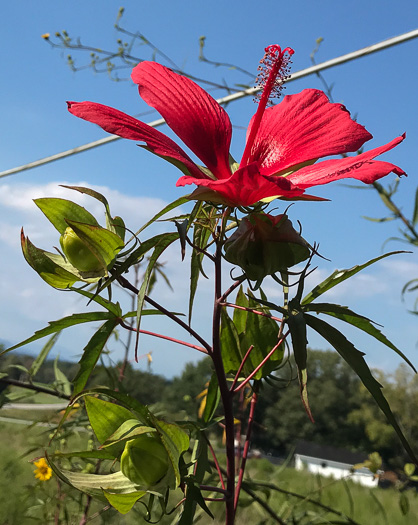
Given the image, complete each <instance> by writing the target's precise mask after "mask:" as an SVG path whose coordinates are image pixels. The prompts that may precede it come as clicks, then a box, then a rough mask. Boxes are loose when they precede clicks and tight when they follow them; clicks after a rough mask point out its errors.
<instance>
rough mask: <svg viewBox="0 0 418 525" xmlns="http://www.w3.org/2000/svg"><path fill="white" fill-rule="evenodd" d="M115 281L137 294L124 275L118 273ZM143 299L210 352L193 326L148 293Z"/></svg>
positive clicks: (207, 345) (209, 347) (136, 289)
mask: <svg viewBox="0 0 418 525" xmlns="http://www.w3.org/2000/svg"><path fill="white" fill-rule="evenodd" d="M117 281H118V283H119V284H120V285H121V286H122V287H123V288H127V289H128V290H131V292H133V293H134V294H136V295H138V293H139V290H138V288H136V287H135V286H134V285H133V284H131V283H130V282H129V281H128V280H127V279H125V277H123V276H122V275H120V276H118V277H117ZM145 300H146V301H147V303H149V304H150V305H151V306H153V307H154V308H156V309H157V310H159V311H160V312H161V313H163V314H164V315H166V316H167V317H168V318H169V319H171V320H172V321H174V322H175V323H177V324H178V325H180V326H181V327H182V328H184V330H186V332H188V333H189V334H190V335H191V336H192V337H194V338H195V339H196V340H197V341H199V343H200V344H201V345H202V346H203V347H204V348H205V349H206V350H207V353H208V354H210V353H211V352H212V347H211V346H210V345H209V344H208V343H207V342H206V341H205V340H204V339H203V337H201V336H200V335H199V334H198V333H197V332H195V331H194V330H193V328H191V327H190V326H189V325H188V324H186V323H185V322H184V321H182V320H181V319H179V318H178V317H177V316H176V315H174V314H173V313H172V312H170V311H169V310H167V308H164V306H162V305H160V304H159V303H157V302H156V301H154V300H153V299H151V297H148V295H145Z"/></svg>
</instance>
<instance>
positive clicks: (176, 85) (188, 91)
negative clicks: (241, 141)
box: [132, 62, 232, 179]
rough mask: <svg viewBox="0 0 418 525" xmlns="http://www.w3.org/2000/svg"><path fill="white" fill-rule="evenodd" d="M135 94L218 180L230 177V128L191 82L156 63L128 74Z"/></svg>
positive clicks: (216, 106) (215, 105) (224, 115)
mask: <svg viewBox="0 0 418 525" xmlns="http://www.w3.org/2000/svg"><path fill="white" fill-rule="evenodd" d="M132 80H133V81H134V82H135V83H136V84H138V89H139V94H140V95H141V97H142V98H143V99H144V100H145V102H146V103H147V104H149V105H150V106H152V107H153V108H155V109H156V110H157V111H158V112H159V113H160V114H161V115H162V116H163V117H164V119H165V120H166V122H167V124H168V125H169V126H170V128H171V129H172V130H173V131H174V133H176V135H178V136H179V137H180V138H181V140H182V141H183V142H184V143H185V144H186V145H187V146H188V147H189V148H190V149H191V150H192V151H193V153H195V155H197V156H198V157H199V159H200V160H201V161H202V162H203V164H205V165H206V166H207V167H208V168H209V169H210V171H211V172H212V173H213V174H214V175H215V176H216V178H218V179H222V178H226V177H230V175H231V170H230V167H229V145H230V143H231V134H232V127H231V122H230V120H229V117H228V114H227V113H226V111H225V110H224V109H223V108H222V107H221V106H220V105H219V104H218V103H217V102H216V100H215V99H214V98H212V97H211V96H210V95H209V94H208V93H206V91H204V90H203V89H202V88H201V87H200V86H198V85H197V84H195V83H194V82H193V81H192V80H190V79H188V78H186V77H183V76H181V75H177V74H176V73H174V72H173V71H171V69H168V68H166V67H164V66H161V65H160V64H157V63H156V62H141V63H140V64H139V65H138V66H136V67H135V68H134V70H133V72H132Z"/></svg>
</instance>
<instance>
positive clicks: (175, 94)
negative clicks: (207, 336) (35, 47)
mask: <svg viewBox="0 0 418 525" xmlns="http://www.w3.org/2000/svg"><path fill="white" fill-rule="evenodd" d="M292 54H293V50H291V49H290V48H286V49H285V50H284V51H282V50H281V48H280V47H279V46H269V47H268V48H266V55H265V57H264V59H263V61H262V65H261V67H260V68H259V69H260V74H259V77H258V80H259V83H260V84H261V85H262V86H263V91H262V94H261V97H260V101H259V105H258V110H257V112H256V114H255V115H254V117H253V118H252V119H251V122H250V125H249V128H248V132H247V142H246V147H245V150H244V154H243V158H242V160H241V163H240V164H239V165H238V164H237V163H236V162H235V161H234V160H233V159H232V157H231V155H230V153H229V146H230V142H231V135H232V126H231V122H230V120H229V117H228V115H227V113H226V111H225V110H224V109H223V108H222V107H221V106H220V105H219V104H218V103H217V102H216V100H214V99H213V98H212V97H211V96H210V95H209V94H208V93H207V92H206V91H204V90H203V89H202V88H201V87H200V86H198V85H197V84H195V83H194V82H193V81H192V80H190V79H188V78H186V77H183V76H181V75H178V74H177V73H174V72H173V71H171V70H170V69H168V68H166V67H164V66H162V65H160V64H157V63H156V62H142V63H140V64H139V65H138V66H136V67H135V68H134V70H133V72H132V79H133V81H134V82H135V83H136V84H138V89H139V94H140V96H141V97H142V98H143V99H144V100H145V102H146V103H147V104H149V105H150V106H152V107H153V108H155V109H156V110H157V111H158V112H159V113H160V114H161V115H162V116H163V117H164V119H165V120H166V122H167V124H168V126H169V127H170V128H171V129H172V130H173V131H174V133H175V134H176V135H177V136H178V137H179V138H180V139H181V140H182V141H183V142H184V144H185V145H186V146H187V147H188V148H189V149H190V150H191V151H192V152H193V153H194V154H195V155H196V156H197V157H198V158H199V159H200V161H201V162H202V163H203V164H204V166H200V165H198V164H196V163H195V162H194V161H193V160H192V159H191V158H190V156H189V155H188V154H187V153H186V152H185V151H184V150H183V149H182V148H181V147H180V146H178V145H177V144H176V143H175V142H174V141H173V140H171V139H170V138H169V137H167V136H166V135H164V134H163V133H161V132H160V131H158V130H156V129H154V128H152V127H151V126H148V125H147V124H144V123H143V122H141V121H139V120H137V119H135V118H133V117H131V116H129V115H127V114H125V113H122V112H121V111H118V110H116V109H113V108H111V107H108V106H103V105H101V104H96V103H94V102H68V109H69V111H70V112H71V113H72V114H73V115H76V116H77V117H80V118H83V119H85V120H88V121H90V122H94V123H95V124H98V125H99V126H101V127H102V128H103V129H104V130H105V131H107V132H109V133H113V134H115V135H119V136H120V137H123V138H127V139H131V140H137V141H140V142H145V144H146V146H144V147H146V149H148V150H150V151H151V152H152V153H154V154H156V155H158V156H160V157H163V158H164V159H165V160H168V161H169V162H171V163H172V164H174V165H175V166H177V167H178V168H179V169H180V170H181V171H182V172H183V174H184V175H183V176H182V177H180V179H179V180H178V181H177V186H185V185H187V184H196V185H197V186H198V188H197V190H196V191H195V192H194V193H192V194H191V198H196V199H204V200H208V201H211V202H215V203H216V202H218V203H224V204H228V205H230V206H250V205H253V204H255V203H256V202H258V201H260V200H262V199H268V198H274V197H282V198H285V199H306V200H308V199H314V200H321V199H320V198H319V197H313V196H310V195H306V194H305V190H306V189H307V188H310V187H312V186H317V185H320V184H327V183H328V182H332V181H334V180H340V179H345V178H354V179H358V180H360V181H362V182H364V183H366V184H370V183H372V182H374V181H375V180H377V179H379V178H381V177H384V176H385V175H388V174H389V173H390V172H394V173H396V175H404V174H405V172H404V171H403V170H402V169H400V168H399V167H397V166H395V165H393V164H390V163H388V162H382V161H375V160H374V158H375V157H377V156H378V155H380V154H382V153H384V152H386V151H388V150H390V149H392V148H393V147H395V146H396V145H397V144H399V143H400V142H402V140H403V139H404V138H405V135H402V136H400V137H397V138H395V139H394V140H392V141H391V142H389V143H388V144H386V145H384V146H381V147H379V148H375V149H372V150H370V151H367V152H364V153H361V154H360V155H356V156H351V157H345V158H339V159H332V160H326V161H322V162H319V163H316V161H317V160H318V159H320V158H322V157H326V156H329V155H339V154H342V153H347V152H354V151H357V150H358V149H360V148H361V146H362V145H363V144H364V143H365V142H366V141H368V140H370V139H371V138H372V135H371V134H370V133H369V132H368V131H367V130H366V129H365V128H364V127H363V126H361V125H360V124H357V122H355V121H353V120H352V119H351V117H350V114H349V112H348V111H347V110H346V109H345V107H344V106H343V105H341V104H332V103H330V102H329V100H328V98H327V97H326V95H325V94H324V93H323V92H322V91H319V90H316V89H305V90H303V91H302V92H301V93H299V94H297V95H288V96H286V97H284V99H283V101H282V102H281V103H280V104H277V105H275V106H273V107H267V105H268V101H269V98H271V97H272V96H274V93H275V92H277V91H280V88H281V84H282V81H283V79H284V78H285V77H286V75H287V74H288V66H289V62H290V57H291V55H292Z"/></svg>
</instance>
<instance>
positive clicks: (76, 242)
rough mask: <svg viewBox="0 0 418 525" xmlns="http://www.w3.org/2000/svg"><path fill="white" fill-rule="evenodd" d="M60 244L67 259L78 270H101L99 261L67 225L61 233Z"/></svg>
mask: <svg viewBox="0 0 418 525" xmlns="http://www.w3.org/2000/svg"><path fill="white" fill-rule="evenodd" d="M60 244H61V247H62V251H63V252H64V255H65V256H66V258H67V259H68V261H69V262H70V263H71V264H72V265H73V266H74V268H77V270H79V271H80V272H98V271H100V270H102V268H103V267H102V264H101V263H100V261H99V260H98V259H97V257H96V256H95V255H94V253H93V252H92V251H91V250H90V248H89V247H88V246H87V245H86V244H85V243H84V242H83V241H82V240H81V239H80V237H79V236H78V235H77V234H76V233H75V231H74V230H73V229H72V228H70V227H68V228H67V229H66V230H65V232H64V233H63V234H62V235H61V238H60Z"/></svg>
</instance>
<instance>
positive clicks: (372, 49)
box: [0, 29, 418, 178]
mask: <svg viewBox="0 0 418 525" xmlns="http://www.w3.org/2000/svg"><path fill="white" fill-rule="evenodd" d="M417 37H418V29H414V30H413V31H409V32H408V33H403V34H402V35H399V36H395V37H393V38H388V39H387V40H383V41H382V42H379V43H378V44H373V45H371V46H367V47H363V48H362V49H358V50H357V51H353V52H351V53H347V54H345V55H341V56H339V57H336V58H332V59H331V60H327V61H325V62H321V63H320V64H316V65H314V66H311V67H307V68H305V69H301V70H300V71H296V72H295V73H292V75H291V76H290V78H288V79H287V81H286V82H291V81H292V80H297V79H299V78H302V77H306V76H308V75H313V74H314V73H318V72H319V71H324V70H325V69H329V68H331V67H334V66H338V65H340V64H344V63H345V62H350V61H351V60H356V59H357V58H360V57H363V56H366V55H370V54H371V53H376V52H377V51H382V50H383V49H386V48H388V47H392V46H396V45H398V44H401V43H403V42H407V41H408V40H412V39H413V38H417ZM260 89H261V88H259V87H255V88H251V89H245V90H243V91H238V92H237V93H233V94H231V95H227V96H225V97H222V98H218V99H217V102H218V103H219V104H227V103H228V102H233V101H234V100H238V99H240V98H243V97H248V96H252V95H254V94H255V93H257V92H258V91H260ZM162 124H165V120H164V119H162V118H160V119H158V120H153V121H152V122H148V125H149V126H151V127H153V128H156V127H158V126H161V125H162ZM120 138H121V137H119V136H117V135H111V136H109V137H105V138H103V139H99V140H95V141H94V142H89V143H88V144H83V145H82V146H77V147H76V148H71V149H69V150H66V151H62V152H61V153H56V154H55V155H51V156H49V157H44V158H42V159H39V160H36V161H34V162H29V163H28V164H23V165H22V166H17V167H16V168H11V169H9V170H5V171H2V172H0V178H1V177H7V176H8V175H13V174H14V173H20V172H21V171H26V170H30V169H32V168H37V167H38V166H43V165H44V164H48V163H50V162H54V161H55V160H60V159H63V158H65V157H70V156H71V155H75V154H76V153H81V152H83V151H87V150H89V149H93V148H97V147H98V146H103V145H104V144H108V143H109V142H113V141H115V140H119V139H120Z"/></svg>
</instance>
